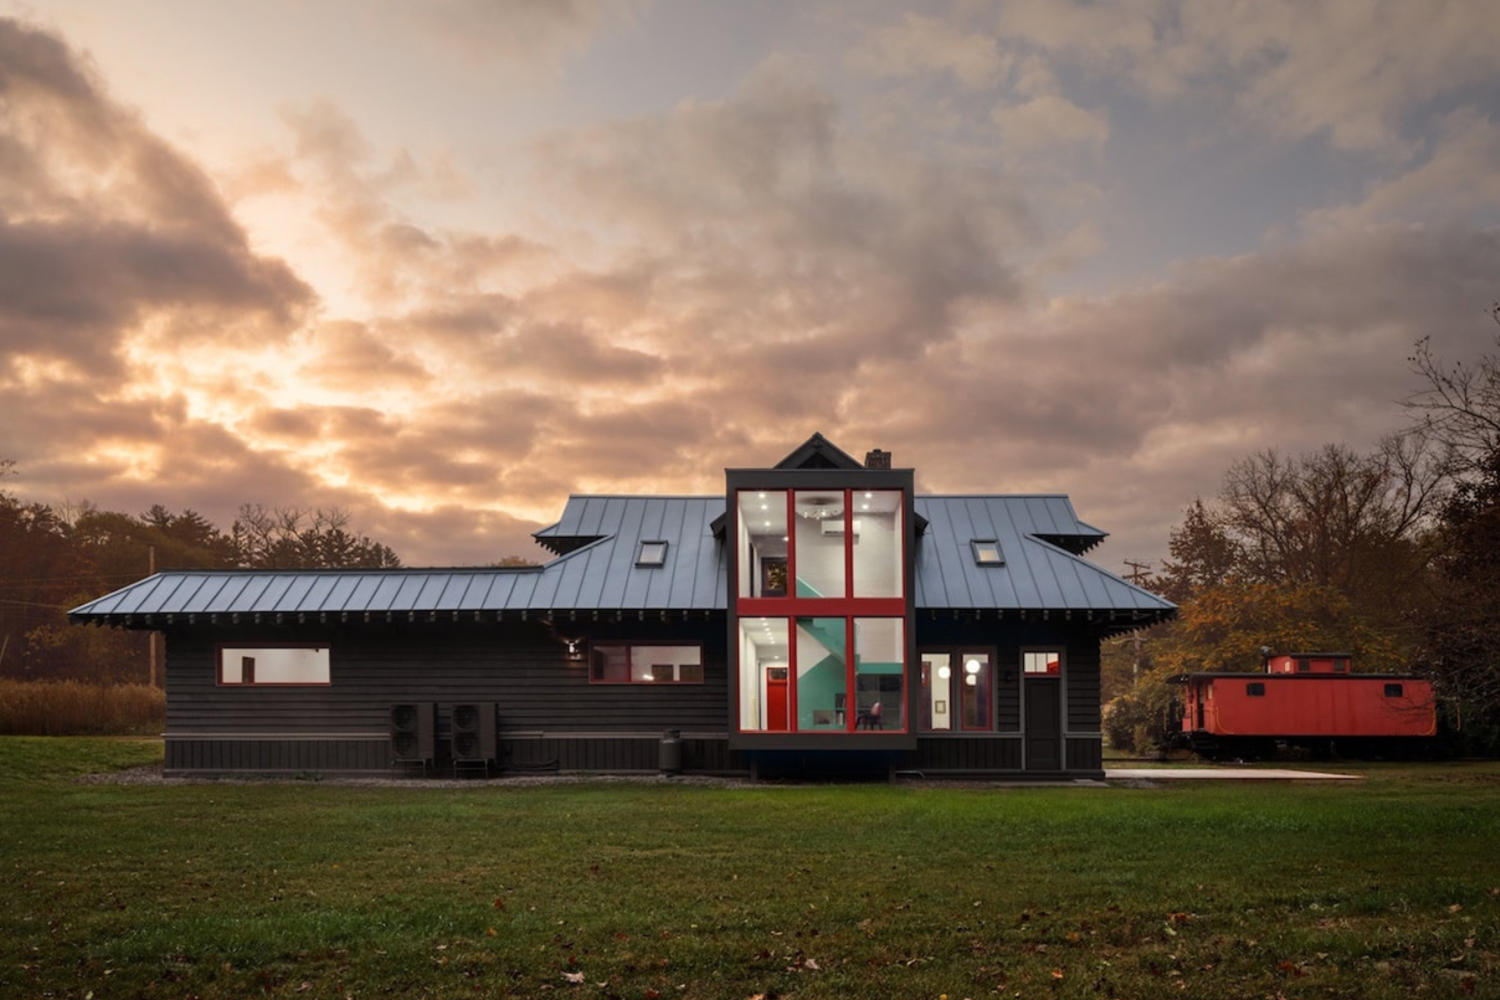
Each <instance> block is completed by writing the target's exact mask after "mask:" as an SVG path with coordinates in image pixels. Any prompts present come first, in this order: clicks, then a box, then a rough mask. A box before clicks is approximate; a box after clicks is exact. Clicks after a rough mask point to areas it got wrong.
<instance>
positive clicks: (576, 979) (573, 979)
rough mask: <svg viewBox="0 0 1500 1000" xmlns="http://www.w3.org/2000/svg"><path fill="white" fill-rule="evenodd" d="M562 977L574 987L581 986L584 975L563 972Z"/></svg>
mask: <svg viewBox="0 0 1500 1000" xmlns="http://www.w3.org/2000/svg"><path fill="white" fill-rule="evenodd" d="M562 977H563V978H564V979H566V980H567V981H568V982H570V983H573V984H574V985H575V986H581V985H582V984H583V980H584V975H583V973H581V972H564V973H563V974H562Z"/></svg>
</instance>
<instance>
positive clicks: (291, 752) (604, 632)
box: [166, 616, 728, 771]
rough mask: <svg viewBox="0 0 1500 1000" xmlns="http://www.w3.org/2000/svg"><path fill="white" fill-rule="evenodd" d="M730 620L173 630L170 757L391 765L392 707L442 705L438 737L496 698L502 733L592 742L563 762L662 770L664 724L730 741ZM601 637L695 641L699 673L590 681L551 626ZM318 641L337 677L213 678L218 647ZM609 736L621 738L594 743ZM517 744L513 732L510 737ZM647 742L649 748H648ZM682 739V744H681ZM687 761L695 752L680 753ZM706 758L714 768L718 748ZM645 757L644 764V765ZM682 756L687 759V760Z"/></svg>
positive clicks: (216, 764) (314, 766)
mask: <svg viewBox="0 0 1500 1000" xmlns="http://www.w3.org/2000/svg"><path fill="white" fill-rule="evenodd" d="M724 629H725V625H724V619H723V617H722V616H720V617H718V618H717V619H716V620H715V619H713V618H712V617H710V618H708V619H705V618H703V617H702V616H699V617H698V618H697V619H696V620H690V621H683V620H681V618H680V617H679V618H677V619H676V620H672V621H669V622H663V621H660V620H656V621H651V622H646V621H634V622H628V621H627V622H615V623H592V622H591V623H589V624H588V625H587V626H583V625H577V626H573V625H565V626H562V627H560V628H558V629H557V630H556V631H555V632H554V630H552V629H549V628H548V627H546V626H545V625H543V624H540V623H535V622H533V623H522V622H515V623H473V622H467V623H453V622H448V623H441V622H415V623H390V624H387V623H380V624H360V625H357V626H356V625H342V626H340V625H324V626H318V625H312V624H295V625H293V624H288V625H285V626H280V627H272V626H259V627H252V626H235V627H229V626H226V627H201V626H200V627H195V628H178V629H174V630H172V631H171V632H170V633H169V634H168V638H167V671H166V683H167V705H168V708H167V737H168V743H169V750H168V756H169V759H168V768H169V769H171V770H200V769H201V770H209V771H236V770H253V771H287V770H291V771H303V770H307V771H358V770H368V769H372V768H375V769H378V768H383V767H389V766H390V763H391V762H390V745H389V731H390V711H391V706H393V705H395V704H399V703H403V702H426V701H430V702H435V703H437V705H438V706H439V708H438V712H439V722H438V727H439V733H438V735H439V742H440V743H441V742H442V741H443V740H444V738H445V737H446V734H447V727H448V717H449V714H450V712H451V706H452V705H454V704H457V703H461V702H494V703H496V705H497V712H498V717H499V731H500V736H501V738H502V740H507V741H508V740H509V738H510V737H514V736H522V737H527V738H538V737H543V736H549V737H550V736H555V735H556V734H558V733H568V732H575V733H578V734H580V738H582V737H583V734H587V739H583V742H585V743H588V744H589V746H588V748H580V747H574V748H572V749H570V750H569V751H568V752H567V753H553V754H549V755H548V756H549V757H557V758H560V759H564V760H567V761H581V762H582V763H577V764H571V763H570V764H566V765H564V766H565V767H568V768H569V769H572V768H573V767H578V768H583V769H590V770H594V769H598V770H644V769H654V768H655V767H656V756H655V755H656V741H657V740H659V738H660V735H661V733H662V732H663V731H665V730H668V729H674V730H682V731H684V732H687V733H696V734H700V735H701V736H702V737H704V738H712V737H717V738H719V739H722V738H723V734H724V725H725V714H726V713H725V705H726V703H727V697H728V694H727V690H726V670H725V658H724V646H725V638H724ZM558 633H560V634H563V635H566V636H567V637H569V638H576V639H580V640H583V642H580V644H579V649H580V650H583V649H584V648H586V646H585V643H586V642H587V641H589V640H593V641H629V642H657V641H672V642H683V641H689V642H691V641H698V642H700V643H701V644H702V647H703V667H704V682H703V683H702V684H591V683H589V677H588V661H587V659H585V658H583V657H582V656H580V657H578V658H569V656H568V653H567V647H566V645H565V644H564V643H563V642H562V641H561V640H560V639H559V638H558V637H557V634H558ZM303 643H318V644H323V645H326V646H328V648H329V650H330V673H331V683H329V684H328V685H326V686H324V685H317V686H298V687H274V686H255V685H244V686H240V685H221V684H219V683H218V682H217V655H218V649H219V647H220V646H224V645H236V644H246V645H249V644H257V645H278V644H286V645H292V644H303ZM611 734H619V736H620V737H621V738H622V740H623V741H616V742H620V746H618V747H616V748H614V749H611V750H608V751H606V750H603V749H600V748H601V747H602V746H603V745H604V744H606V743H608V742H609V740H608V739H601V737H608V736H610V735H611ZM506 745H507V746H509V745H510V744H509V742H507V743H506ZM648 746H649V748H650V749H649V752H648V751H647V750H644V749H642V748H644V747H648ZM685 749H686V748H685ZM685 756H686V757H687V758H689V759H691V758H692V755H691V754H687V755H685ZM697 756H698V757H701V758H703V759H704V760H706V761H708V762H710V763H711V764H714V765H715V766H720V765H721V764H722V760H723V755H722V754H721V753H716V752H712V751H708V750H703V751H701V752H700V753H698V754H697ZM648 758H649V763H646V762H647V761H648ZM685 764H686V761H685Z"/></svg>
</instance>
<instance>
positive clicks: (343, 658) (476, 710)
mask: <svg viewBox="0 0 1500 1000" xmlns="http://www.w3.org/2000/svg"><path fill="white" fill-rule="evenodd" d="M725 482H726V486H725V494H724V496H722V497H717V496H716V497H622V496H575V497H572V498H570V499H569V501H568V504H567V507H566V508H565V509H564V511H563V513H562V517H561V519H560V520H559V521H558V522H557V523H556V524H554V525H552V526H551V527H548V528H546V529H544V530H542V531H540V532H538V533H537V535H536V538H537V540H538V542H540V543H541V544H542V545H543V546H545V547H546V548H548V549H549V550H550V551H552V552H553V553H554V554H555V555H556V558H554V559H553V560H552V561H551V562H549V563H547V564H546V565H545V566H541V567H524V568H503V569H501V568H483V569H399V570H265V571H170V572H163V573H158V574H156V575H154V576H152V577H149V578H147V579H145V580H142V581H140V582H138V583H135V584H132V585H130V586H129V587H126V588H124V589H122V590H119V591H116V592H115V593H113V594H109V595H107V596H105V597H101V598H99V599H98V600H95V601H92V602H90V603H88V604H85V605H83V606H82V607H79V608H76V609H74V610H73V611H72V612H70V617H71V618H72V619H73V620H74V621H78V622H89V623H95V624H102V625H112V626H119V627H125V628H139V629H156V630H160V631H162V632H163V633H165V635H166V640H167V641H166V648H167V661H166V663H167V666H166V684H167V732H166V745H167V772H168V773H169V774H189V773H191V774H228V773H245V772H251V773H299V772H311V773H370V772H381V773H385V772H390V771H392V770H393V769H394V770H402V769H405V770H411V771H413V772H415V771H417V770H419V769H420V770H427V769H429V768H434V767H439V768H447V767H449V766H450V765H452V766H454V767H460V768H461V767H475V768H479V767H482V768H483V769H484V770H485V771H487V772H489V771H494V770H499V771H502V772H517V771H527V770H541V769H557V770H565V771H571V770H580V771H654V770H657V769H658V768H659V767H661V766H666V767H668V768H669V769H676V768H677V767H679V766H680V767H681V768H682V769H683V770H685V771H688V772H704V773H738V774H744V773H756V774H764V773H769V772H775V773H793V774H804V775H808V774H820V773H830V774H832V773H850V772H872V773H886V772H890V771H895V770H902V771H920V772H922V773H925V774H929V775H959V774H964V775H996V776H999V775H1006V776H1035V777H1061V776H1066V777H1098V776H1100V775H1101V774H1102V765H1101V736H1100V724H1099V708H1100V706H1099V643H1100V640H1101V639H1102V638H1104V637H1105V636H1107V635H1110V634H1113V633H1118V632H1122V631H1128V630H1131V629H1136V628H1141V627H1144V626H1146V625H1149V624H1151V623H1153V622H1157V621H1161V620H1163V619H1165V618H1167V617H1170V616H1171V615H1172V613H1173V611H1174V610H1175V609H1174V608H1173V606H1172V605H1171V604H1170V603H1168V602H1166V601H1164V600H1162V599H1161V598H1159V597H1156V596H1155V595H1153V594H1150V593H1148V592H1146V591H1144V590H1141V589H1140V588H1138V587H1135V586H1132V585H1131V584H1129V583H1127V582H1126V581H1124V580H1122V579H1120V578H1119V577H1117V576H1115V575H1113V574H1111V573H1108V572H1106V571H1104V570H1103V569H1100V568H1099V567H1097V566H1095V565H1093V564H1091V563H1089V562H1088V561H1087V560H1085V559H1084V558H1083V555H1084V553H1086V552H1087V551H1088V550H1089V549H1090V548H1092V547H1093V546H1094V545H1096V544H1098V542H1100V541H1101V540H1102V539H1103V538H1104V533H1103V532H1101V531H1099V530H1098V529H1096V528H1093V527H1091V526H1090V525H1088V524H1085V523H1084V522H1082V521H1080V520H1079V519H1078V517H1077V516H1076V514H1075V513H1074V512H1073V508H1072V505H1071V504H1070V503H1069V501H1068V499H1067V498H1066V497H1065V496H1061V495H1031V496H1001V495H969V496H917V495H915V493H914V490H913V472H912V470H911V469H899V468H897V469H893V468H890V456H889V455H888V454H886V453H884V452H878V451H877V452H871V453H870V455H869V457H868V458H867V460H866V462H864V463H861V462H858V461H856V460H855V459H854V458H852V457H851V456H849V455H848V454H846V453H844V452H843V451H841V450H839V449H838V448H836V447H835V446H833V445H832V444H830V443H829V442H828V441H826V440H825V439H824V438H823V437H822V436H821V435H814V436H813V438H812V439H810V440H809V441H808V442H807V443H805V444H804V445H802V446H801V447H800V448H798V449H797V450H796V451H794V452H792V453H791V454H790V455H788V456H787V457H786V458H785V459H783V460H782V461H781V462H779V463H777V464H776V465H774V466H772V467H769V468H764V469H730V470H728V471H727V472H726V475H725ZM664 734H671V735H670V736H669V737H667V738H665V739H664Z"/></svg>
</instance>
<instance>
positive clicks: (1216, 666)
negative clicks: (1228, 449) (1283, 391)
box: [1104, 304, 1500, 754]
mask: <svg viewBox="0 0 1500 1000" xmlns="http://www.w3.org/2000/svg"><path fill="white" fill-rule="evenodd" d="M1490 316H1491V318H1492V319H1493V320H1495V322H1496V324H1497V326H1500V304H1497V305H1496V306H1493V307H1491V310H1490ZM1408 361H1409V365H1410V367H1411V370H1412V371H1413V373H1414V375H1415V376H1416V379H1417V389H1416V391H1415V392H1414V393H1413V394H1412V396H1411V397H1410V398H1409V399H1407V400H1406V401H1405V403H1404V405H1405V406H1406V407H1407V409H1408V412H1409V413H1410V415H1411V417H1412V421H1411V424H1410V426H1409V427H1408V429H1406V430H1405V431H1403V432H1401V433H1398V434H1395V435H1392V436H1391V437H1389V438H1387V439H1386V440H1384V441H1382V442H1381V443H1380V445H1379V446H1377V447H1376V448H1374V449H1372V450H1370V451H1368V452H1363V453H1361V452H1356V451H1354V450H1351V449H1349V448H1347V447H1345V446H1343V445H1339V444H1328V445H1325V446H1324V447H1322V448H1321V449H1318V450H1316V451H1314V452H1312V453H1309V454H1303V455H1284V454H1281V453H1279V452H1277V451H1274V450H1268V451H1262V452H1259V453H1257V454H1254V455H1250V456H1248V457H1245V458H1242V459H1240V460H1239V461H1237V462H1235V463H1234V464H1233V465H1231V466H1230V468H1229V469H1228V470H1227V471H1226V473H1225V475H1224V480H1223V485H1222V488H1221V489H1220V491H1219V494H1218V495H1217V496H1216V497H1214V498H1213V499H1211V500H1206V501H1205V500H1202V499H1198V500H1195V501H1194V502H1192V503H1191V504H1190V505H1189V506H1188V507H1187V508H1186V509H1185V510H1184V511H1183V516H1182V520H1181V522H1180V523H1179V524H1178V525H1177V526H1176V527H1175V528H1174V529H1173V530H1172V532H1171V536H1170V539H1169V544H1168V549H1169V553H1170V555H1169V557H1168V558H1167V559H1166V560H1165V561H1164V562H1163V563H1162V565H1161V567H1160V568H1159V570H1158V571H1157V572H1156V573H1155V574H1152V575H1150V576H1149V577H1148V578H1146V579H1144V580H1142V581H1141V582H1143V583H1144V585H1146V586H1148V587H1150V588H1151V589H1154V590H1156V591H1158V592H1160V593H1161V594H1163V595H1164V596H1166V597H1168V598H1170V599H1171V600H1173V601H1174V602H1176V603H1177V604H1178V605H1179V614H1178V617H1177V619H1176V620H1175V621H1172V622H1169V623H1166V624H1164V625H1160V626H1157V627H1155V628H1153V629H1152V630H1150V631H1149V632H1147V633H1145V634H1144V635H1142V636H1135V637H1129V638H1127V639H1126V640H1125V641H1116V642H1113V643H1111V644H1109V645H1108V646H1107V648H1106V650H1105V653H1104V661H1105V697H1106V700H1107V701H1108V702H1109V706H1108V709H1107V711H1106V729H1107V731H1108V734H1109V737H1110V739H1111V741H1112V742H1113V743H1114V744H1115V745H1116V746H1120V747H1123V748H1126V749H1133V750H1136V751H1140V752H1147V751H1150V750H1154V749H1159V748H1161V747H1163V746H1164V745H1166V744H1167V743H1169V742H1170V740H1171V737H1172V736H1173V734H1174V733H1176V732H1177V731H1178V730H1179V729H1180V720H1181V714H1180V709H1179V706H1178V704H1177V702H1176V699H1175V697H1174V695H1175V694H1176V691H1177V690H1178V689H1177V688H1176V686H1175V685H1172V684H1171V683H1170V681H1169V679H1170V678H1171V677H1173V676H1174V675H1177V674H1181V673H1188V672H1194V671H1205V670H1207V671H1213V670H1231V671H1253V670H1258V669H1260V665H1261V650H1262V649H1263V648H1266V647H1269V648H1270V649H1272V650H1274V651H1276V652H1282V653H1285V652H1315V651H1325V652H1347V653H1350V654H1352V655H1353V657H1354V665H1355V669H1357V670H1361V671H1370V672H1388V671H1390V672H1393V671H1402V672H1408V671H1409V672H1416V673H1420V674H1425V675H1427V676H1429V677H1431V678H1432V680H1433V682H1434V689H1435V690H1436V691H1437V692H1438V696H1439V699H1440V709H1441V711H1442V714H1443V717H1444V721H1445V722H1446V724H1447V725H1448V726H1449V727H1450V728H1452V729H1453V730H1455V733H1456V736H1457V737H1458V740H1459V745H1460V748H1461V749H1465V750H1468V751H1472V752H1479V753H1486V754H1494V753H1500V334H1497V336H1496V340H1495V350H1493V351H1489V352H1487V353H1485V354H1483V355H1481V357H1480V358H1479V360H1478V362H1477V363H1475V364H1473V365H1463V364H1448V363H1445V362H1444V361H1443V360H1442V359H1441V358H1440V357H1438V356H1436V355H1435V354H1433V353H1432V351H1431V349H1430V346H1429V344H1428V343H1427V342H1425V341H1424V342H1421V343H1419V344H1418V345H1417V348H1416V351H1415V353H1414V354H1413V355H1412V357H1411V358H1409V359H1408Z"/></svg>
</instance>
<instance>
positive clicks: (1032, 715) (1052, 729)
mask: <svg viewBox="0 0 1500 1000" xmlns="http://www.w3.org/2000/svg"><path fill="white" fill-rule="evenodd" d="M1022 684H1023V687H1024V688H1025V692H1026V694H1025V698H1026V770H1028V771H1061V770H1062V765H1063V761H1062V682H1061V681H1059V680H1058V679H1057V678H1056V677H1028V678H1026V680H1025V681H1023V682H1022Z"/></svg>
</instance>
